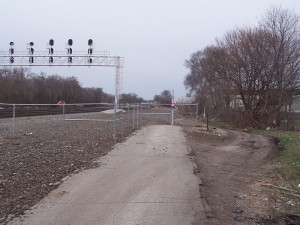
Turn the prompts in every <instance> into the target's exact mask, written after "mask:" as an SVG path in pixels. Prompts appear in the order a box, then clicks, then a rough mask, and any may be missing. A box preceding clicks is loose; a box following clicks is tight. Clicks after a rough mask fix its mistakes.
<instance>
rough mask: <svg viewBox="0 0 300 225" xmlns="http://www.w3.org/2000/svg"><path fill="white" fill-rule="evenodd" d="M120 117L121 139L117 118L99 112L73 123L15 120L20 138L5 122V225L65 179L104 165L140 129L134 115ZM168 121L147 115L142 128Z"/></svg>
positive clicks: (1, 198) (0, 190) (1, 152)
mask: <svg viewBox="0 0 300 225" xmlns="http://www.w3.org/2000/svg"><path fill="white" fill-rule="evenodd" d="M148 111H149V112H153V111H154V109H149V110H148ZM160 111H164V112H170V109H167V108H165V109H160ZM145 112H146V111H145ZM135 113H136V112H135ZM117 117H118V119H119V120H118V123H117V129H116V138H114V137H113V131H114V129H113V122H112V119H113V115H105V114H103V113H100V112H97V113H81V114H76V115H75V114H72V115H66V117H65V118H66V119H72V120H69V121H68V120H63V119H62V115H52V116H36V117H23V118H16V120H15V128H16V129H15V132H16V135H15V137H12V119H11V118H9V119H0V157H1V161H0V203H1V204H0V224H7V222H9V221H10V220H11V219H12V218H13V217H15V216H18V215H21V214H23V213H24V211H25V210H28V209H30V208H31V207H32V206H33V205H34V204H35V203H37V202H38V201H39V200H41V199H42V198H43V197H44V196H46V195H47V194H48V193H49V192H50V191H51V190H53V189H55V188H56V187H57V186H58V185H59V184H60V183H61V182H62V179H63V178H64V177H66V176H68V175H72V174H74V173H76V172H79V171H81V170H83V169H88V168H93V167H96V166H99V161H98V159H99V157H101V156H103V155H105V154H107V152H108V151H109V150H111V149H112V147H113V146H114V145H115V144H116V143H117V142H121V141H123V140H124V139H125V138H126V137H128V136H130V135H131V134H132V133H133V132H134V131H135V130H136V129H137V124H136V121H135V124H133V120H134V118H135V115H133V114H132V111H131V112H130V113H129V114H128V113H127V112H125V113H122V114H118V116H117ZM74 119H78V121H76V120H74ZM140 123H141V121H139V126H141V124H140ZM169 123H170V116H168V115H162V116H158V115H155V116H144V117H143V125H147V124H169ZM133 125H134V127H133Z"/></svg>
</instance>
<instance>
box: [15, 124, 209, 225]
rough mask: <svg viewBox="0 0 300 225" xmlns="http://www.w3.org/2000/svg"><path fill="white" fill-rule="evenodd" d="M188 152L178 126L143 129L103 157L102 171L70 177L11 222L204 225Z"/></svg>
mask: <svg viewBox="0 0 300 225" xmlns="http://www.w3.org/2000/svg"><path fill="white" fill-rule="evenodd" d="M188 154H189V152H188V148H187V145H186V139H185V137H184V133H183V131H182V129H181V128H180V127H177V126H166V125H158V126H148V127H144V128H143V129H142V130H140V131H138V132H137V133H136V134H135V135H134V136H131V137H130V138H129V139H128V140H127V141H125V142H124V143H122V144H120V145H117V146H116V147H115V148H114V149H113V150H112V151H111V152H110V153H108V155H107V156H105V157H103V158H102V159H101V161H100V167H99V168H95V169H92V170H87V171H84V172H82V173H80V174H77V175H74V176H73V177H70V178H69V179H68V180H67V181H65V182H64V183H63V184H62V185H60V186H59V187H58V188H57V189H56V190H54V191H53V192H51V193H50V195H49V196H48V197H46V198H45V199H43V200H42V201H41V202H40V203H39V204H38V205H37V206H36V207H35V209H34V210H33V211H31V212H30V213H27V214H26V215H25V216H22V217H20V218H17V219H15V220H14V221H13V222H12V223H10V224H24V225H26V224H47V225H54V224H55V225H59V224H62V225H65V224H82V225H83V224H89V225H93V224H94V225H96V224H97V225H98V224H103V225H104V224H122V225H125V224H128V225H129V224H130V225H132V224H139V225H141V224H155V225H156V224H165V225H168V224H172V225H176V224H178V225H183V224H191V223H192V222H193V221H194V218H197V219H198V220H199V221H202V222H204V221H203V220H202V219H205V212H204V207H203V205H202V201H201V197H200V193H199V182H200V181H199V178H198V177H197V176H195V175H194V174H193V171H194V165H193V163H192V161H191V159H190V156H189V155H188ZM203 224H205V223H203Z"/></svg>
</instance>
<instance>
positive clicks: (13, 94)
mask: <svg viewBox="0 0 300 225" xmlns="http://www.w3.org/2000/svg"><path fill="white" fill-rule="evenodd" d="M124 97H125V99H124V100H123V101H134V100H135V99H136V98H138V96H136V95H135V94H124ZM114 99H115V98H114V95H111V94H107V93H105V92H103V90H102V88H83V87H81V85H80V83H79V81H78V80H77V78H76V77H68V78H63V77H61V76H58V75H51V76H46V75H45V74H40V75H37V74H34V73H31V72H30V70H28V69H24V68H14V69H11V68H3V69H0V102H3V103H21V104H32V103H33V104H56V103H57V102H58V101H59V100H64V101H66V102H67V103H101V102H105V103H113V102H114Z"/></svg>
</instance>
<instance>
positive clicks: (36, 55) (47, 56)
mask: <svg viewBox="0 0 300 225" xmlns="http://www.w3.org/2000/svg"><path fill="white" fill-rule="evenodd" d="M11 49H12V48H10V49H9V51H8V52H3V51H0V66H14V67H23V66H50V67H53V66H87V67H94V66H102V67H114V68H115V104H116V105H117V106H118V105H119V96H120V79H121V73H122V69H123V65H124V57H120V56H111V55H110V53H109V52H108V51H100V52H96V51H94V52H90V49H89V51H88V52H82V51H81V52H79V51H78V52H76V51H73V52H72V51H71V53H70V52H69V51H65V52H62V51H61V52H53V51H52V52H51V51H50V49H51V48H49V52H47V51H43V52H42V51H38V52H37V51H33V50H32V51H30V48H29V51H26V52H25V51H23V52H17V51H14V49H13V50H11Z"/></svg>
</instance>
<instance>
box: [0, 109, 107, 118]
mask: <svg viewBox="0 0 300 225" xmlns="http://www.w3.org/2000/svg"><path fill="white" fill-rule="evenodd" d="M103 110H105V109H104V108H103V107H74V106H70V107H65V114H74V113H87V112H101V111H103ZM59 114H61V115H62V114H63V108H62V107H19V108H18V107H17V108H16V110H15V117H31V116H45V115H59ZM12 117H13V109H12V108H4V109H0V118H1V119H3V118H12Z"/></svg>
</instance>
